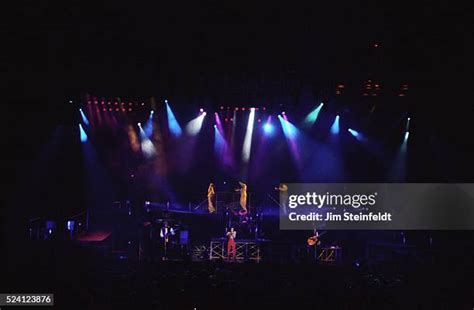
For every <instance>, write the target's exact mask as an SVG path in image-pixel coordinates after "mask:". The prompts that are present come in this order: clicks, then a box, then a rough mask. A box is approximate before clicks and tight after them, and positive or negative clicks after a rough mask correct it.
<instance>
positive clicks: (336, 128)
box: [331, 115, 339, 135]
mask: <svg viewBox="0 0 474 310" xmlns="http://www.w3.org/2000/svg"><path fill="white" fill-rule="evenodd" d="M331 133H332V134H333V135H337V134H339V115H336V118H335V119H334V123H333V124H332V126H331Z"/></svg>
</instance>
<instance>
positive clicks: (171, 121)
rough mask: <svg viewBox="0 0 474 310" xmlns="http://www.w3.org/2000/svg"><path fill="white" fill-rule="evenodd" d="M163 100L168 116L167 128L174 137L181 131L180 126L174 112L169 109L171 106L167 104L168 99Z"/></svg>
mask: <svg viewBox="0 0 474 310" xmlns="http://www.w3.org/2000/svg"><path fill="white" fill-rule="evenodd" d="M165 102H166V113H167V116H168V129H169V130H170V132H171V133H172V134H173V135H174V136H175V137H178V136H180V135H181V133H182V129H181V126H180V125H179V123H178V121H177V120H176V117H175V116H174V113H173V111H172V110H171V107H170V106H169V104H168V101H167V100H165Z"/></svg>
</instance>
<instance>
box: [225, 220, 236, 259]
mask: <svg viewBox="0 0 474 310" xmlns="http://www.w3.org/2000/svg"><path fill="white" fill-rule="evenodd" d="M236 236H237V232H236V231H235V230H234V227H231V228H230V231H228V232H227V259H230V258H231V257H232V259H234V260H235V259H236V255H237V251H236V248H235V237H236Z"/></svg>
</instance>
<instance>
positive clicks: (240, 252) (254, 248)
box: [209, 239, 262, 263]
mask: <svg viewBox="0 0 474 310" xmlns="http://www.w3.org/2000/svg"><path fill="white" fill-rule="evenodd" d="M235 249H236V256H235V259H236V261H239V262H244V261H255V262H257V263H258V262H260V260H261V258H262V257H261V256H260V246H259V244H258V243H257V242H256V241H255V240H238V241H237V240H236V241H235ZM224 259H227V242H226V240H222V239H219V240H211V244H210V246H209V260H211V261H212V260H224Z"/></svg>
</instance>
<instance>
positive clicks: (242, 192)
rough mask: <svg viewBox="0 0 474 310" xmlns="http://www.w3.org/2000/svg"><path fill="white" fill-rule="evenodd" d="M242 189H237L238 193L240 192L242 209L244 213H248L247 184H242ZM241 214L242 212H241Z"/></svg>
mask: <svg viewBox="0 0 474 310" xmlns="http://www.w3.org/2000/svg"><path fill="white" fill-rule="evenodd" d="M239 184H240V188H239V189H236V191H237V192H240V207H241V208H242V210H241V211H242V213H243V214H245V213H247V184H245V183H244V182H240V181H239ZM239 213H241V212H239Z"/></svg>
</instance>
